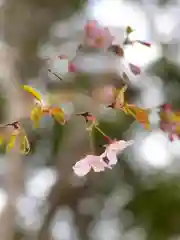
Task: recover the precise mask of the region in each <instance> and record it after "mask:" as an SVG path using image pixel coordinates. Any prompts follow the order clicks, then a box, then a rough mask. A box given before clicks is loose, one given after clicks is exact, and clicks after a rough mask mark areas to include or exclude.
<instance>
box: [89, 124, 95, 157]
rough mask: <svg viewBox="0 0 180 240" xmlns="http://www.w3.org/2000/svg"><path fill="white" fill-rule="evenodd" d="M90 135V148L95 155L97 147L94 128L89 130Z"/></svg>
mask: <svg viewBox="0 0 180 240" xmlns="http://www.w3.org/2000/svg"><path fill="white" fill-rule="evenodd" d="M88 133H89V144H90V148H91V151H92V153H93V154H94V153H95V146H94V145H95V144H94V136H93V128H92V129H90V130H88Z"/></svg>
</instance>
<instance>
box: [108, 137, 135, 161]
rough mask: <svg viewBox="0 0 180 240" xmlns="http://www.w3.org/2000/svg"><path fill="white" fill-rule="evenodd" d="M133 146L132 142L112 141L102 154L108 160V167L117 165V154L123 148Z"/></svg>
mask: <svg viewBox="0 0 180 240" xmlns="http://www.w3.org/2000/svg"><path fill="white" fill-rule="evenodd" d="M132 144H134V141H133V140H130V141H124V140H120V141H113V142H112V143H110V144H109V145H108V146H107V147H106V150H105V152H104V155H106V156H107V158H108V159H109V160H110V162H109V164H110V165H115V164H116V163H117V154H120V153H121V152H122V151H123V150H124V149H125V148H127V147H129V146H131V145H132Z"/></svg>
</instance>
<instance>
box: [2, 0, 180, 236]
mask: <svg viewBox="0 0 180 240" xmlns="http://www.w3.org/2000/svg"><path fill="white" fill-rule="evenodd" d="M88 19H97V20H98V21H99V22H100V23H101V24H102V25H104V26H108V27H109V29H110V31H111V33H112V34H113V35H114V36H115V39H116V40H115V42H116V43H117V44H121V43H122V42H123V40H124V30H125V27H126V26H127V25H130V26H132V28H133V29H135V30H136V31H135V32H133V33H132V35H131V36H132V38H133V39H140V40H145V41H147V42H151V43H152V46H151V48H146V47H144V46H141V45H140V44H135V45H134V46H133V47H132V46H128V47H127V48H126V49H125V61H122V60H121V59H119V58H117V57H116V56H114V55H113V54H110V53H107V54H105V53H104V54H103V55H102V54H100V53H98V52H90V51H87V49H84V48H82V49H79V50H77V48H78V45H79V44H81V43H82V40H83V27H84V24H85V23H86V21H87V20H88ZM179 28H180V1H178V0H176V1H175V0H174V1H173V0H171V1H170V0H134V1H127V0H126V1H125V0H124V1H123V0H89V2H88V1H85V0H81V1H80V0H66V1H65V0H51V1H48V0H43V1H42V0H1V1H0V92H1V93H0V121H1V123H7V122H9V121H12V120H13V121H15V120H17V119H21V123H22V125H23V126H24V128H25V130H26V132H27V135H28V138H29V141H30V143H31V151H30V153H29V155H28V156H20V155H19V153H18V151H17V149H15V150H14V151H13V152H11V153H9V154H5V152H4V149H3V148H1V154H0V239H1V240H36V239H37V240H90V239H92V240H107V239H108V240H109V239H111V240H118V239H121V240H136V239H137V240H178V239H180V176H179V171H180V164H179V158H180V141H179V140H175V141H174V142H170V141H169V140H168V137H167V135H166V134H164V133H163V132H162V131H161V130H160V129H159V126H158V121H159V119H158V106H159V105H161V104H162V103H165V102H168V103H170V104H172V105H173V107H175V108H176V109H178V107H179V106H180V94H179V91H180V70H179V64H180V58H179V52H180V34H179ZM61 54H66V55H67V56H68V57H69V59H73V62H74V64H76V66H77V68H78V72H77V73H61V70H59V75H60V76H61V77H62V78H63V80H62V81H61V80H59V79H58V78H57V77H55V76H53V75H52V74H51V73H50V72H48V66H47V61H46V60H45V59H47V58H54V56H58V55H61ZM126 62H131V63H133V64H135V65H138V66H139V67H141V69H142V72H141V75H139V76H134V75H133V74H132V73H131V72H130V71H129V70H128V68H127V65H126ZM52 65H53V63H52ZM52 67H53V66H52ZM56 70H57V69H56ZM123 71H125V72H126V74H127V76H128V77H129V79H130V82H129V89H128V92H127V96H126V97H127V100H128V101H130V102H133V103H135V104H137V105H138V106H140V107H144V108H152V112H151V114H150V121H151V128H152V131H151V132H148V131H145V130H144V129H143V128H142V127H141V126H140V125H139V124H138V123H136V122H134V121H133V119H131V118H130V117H127V116H126V115H125V114H123V113H121V112H117V111H115V110H110V109H107V108H105V107H104V105H103V104H102V101H101V100H102V99H101V97H100V96H101V94H100V91H101V88H102V87H104V86H106V85H108V86H109V85H111V84H113V85H114V86H121V85H122V78H121V75H122V72H123ZM22 84H30V85H31V86H34V87H35V88H37V89H38V90H40V91H41V92H42V94H43V96H47V95H48V97H50V98H51V101H53V103H55V104H58V105H59V106H61V107H63V109H64V111H65V113H66V114H67V116H68V117H69V118H70V120H69V122H68V124H67V125H65V126H61V125H59V124H57V123H56V122H54V121H53V119H51V118H47V117H45V118H43V119H42V121H41V122H40V126H39V128H38V129H35V130H34V129H33V127H32V123H31V122H30V120H28V116H29V113H30V110H31V108H32V101H31V99H29V97H28V96H26V94H25V93H23V92H22V90H21V88H20V86H21V85H22ZM93 93H95V94H94V95H93ZM92 96H95V97H93V98H92ZM81 111H90V112H91V113H93V114H95V115H96V116H97V118H98V120H99V121H100V127H101V128H102V130H103V131H104V132H105V133H107V134H108V135H109V136H110V137H111V138H117V139H125V140H128V139H134V140H135V144H134V146H133V147H130V148H128V149H127V150H125V151H124V153H123V154H121V155H120V156H119V162H118V164H117V166H115V167H114V168H113V169H112V170H111V171H110V170H107V171H105V172H102V173H93V172H92V173H90V174H88V175H87V176H86V177H83V178H79V177H77V176H75V175H74V173H73V171H72V166H73V165H74V164H75V162H76V161H78V160H80V159H81V158H83V157H84V156H85V155H86V154H87V153H88V152H90V151H91V150H90V147H89V140H88V134H87V132H86V129H85V127H86V125H85V122H84V120H83V119H81V118H79V117H77V116H75V114H74V113H77V112H81ZM71 117H72V118H71ZM94 140H95V144H96V152H97V154H100V153H101V152H102V151H103V149H102V147H100V146H101V145H102V144H105V140H104V138H103V137H102V136H100V135H99V134H98V133H97V132H95V133H94Z"/></svg>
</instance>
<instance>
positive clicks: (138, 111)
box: [129, 105, 150, 129]
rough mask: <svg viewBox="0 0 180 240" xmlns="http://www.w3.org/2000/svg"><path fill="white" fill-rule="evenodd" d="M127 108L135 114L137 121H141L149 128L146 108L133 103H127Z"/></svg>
mask: <svg viewBox="0 0 180 240" xmlns="http://www.w3.org/2000/svg"><path fill="white" fill-rule="evenodd" d="M129 109H130V110H131V111H133V113H134V114H135V118H136V121H137V122H139V123H141V124H142V125H143V126H144V128H146V129H149V128H150V123H149V116H148V115H149V114H148V110H146V109H142V108H139V107H137V106H135V105H129Z"/></svg>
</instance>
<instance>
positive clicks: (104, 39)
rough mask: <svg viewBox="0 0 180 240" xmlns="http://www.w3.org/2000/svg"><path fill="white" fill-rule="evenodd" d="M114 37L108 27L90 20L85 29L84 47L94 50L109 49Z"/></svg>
mask: <svg viewBox="0 0 180 240" xmlns="http://www.w3.org/2000/svg"><path fill="white" fill-rule="evenodd" d="M113 39H114V37H113V36H112V35H111V33H110V31H109V29H108V28H107V27H103V26H101V25H100V24H99V23H98V22H97V21H95V20H89V21H88V22H87V24H86V25H85V27H84V45H87V46H89V47H93V48H100V49H108V48H109V47H110V46H111V44H112V41H113Z"/></svg>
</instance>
